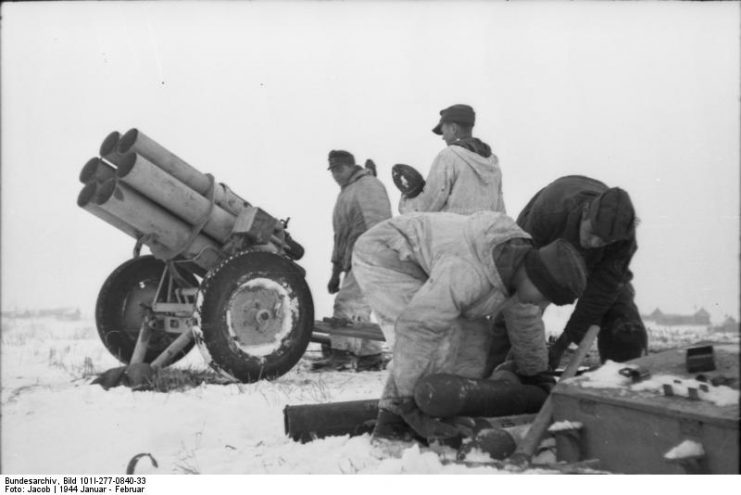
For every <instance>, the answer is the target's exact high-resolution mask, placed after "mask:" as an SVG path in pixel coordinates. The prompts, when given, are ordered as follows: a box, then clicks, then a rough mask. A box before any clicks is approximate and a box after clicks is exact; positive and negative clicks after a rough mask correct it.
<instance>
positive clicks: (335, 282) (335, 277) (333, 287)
mask: <svg viewBox="0 0 741 495" xmlns="http://www.w3.org/2000/svg"><path fill="white" fill-rule="evenodd" d="M327 290H328V291H329V293H330V294H337V293H338V292H339V291H340V274H339V273H333V274H332V278H330V279H329V283H328V284H327Z"/></svg>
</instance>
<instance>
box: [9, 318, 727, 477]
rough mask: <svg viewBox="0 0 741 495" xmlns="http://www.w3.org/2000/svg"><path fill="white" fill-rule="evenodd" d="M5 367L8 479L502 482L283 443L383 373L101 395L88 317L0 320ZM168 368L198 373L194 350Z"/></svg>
mask: <svg viewBox="0 0 741 495" xmlns="http://www.w3.org/2000/svg"><path fill="white" fill-rule="evenodd" d="M315 345H316V344H312V346H315ZM312 354H313V355H314V356H317V355H318V350H317V349H314V348H313V347H311V348H310V350H309V351H308V352H307V356H309V355H312ZM1 357H2V368H1V372H2V470H3V472H4V473H6V474H13V473H45V474H54V473H123V472H124V471H125V469H126V466H127V463H128V462H129V460H130V459H131V458H132V457H133V456H135V455H137V454H140V453H149V454H151V455H152V456H153V457H154V459H156V461H157V464H158V467H156V468H155V467H154V466H153V465H152V463H151V461H150V460H149V458H147V457H144V458H142V459H141V460H140V461H139V463H138V465H137V468H136V472H137V473H161V474H184V473H201V474H225V473H235V474H267V473H301V474H313V473H324V474H335V473H336V474H342V473H364V474H370V473H389V474H390V473H414V474H426V473H445V474H452V473H465V474H474V473H508V471H506V470H498V469H497V468H495V467H493V466H481V465H475V464H476V462H478V461H481V460H482V459H484V458H483V457H482V456H484V455H485V454H483V453H480V452H476V451H474V452H472V453H471V454H469V456H470V457H469V458H468V459H467V460H469V461H472V462H470V463H469V465H460V464H448V463H445V462H444V461H443V458H442V457H441V456H439V455H437V454H435V453H433V452H430V451H428V450H426V449H421V450H420V449H419V448H418V447H415V446H409V447H406V448H403V449H402V450H401V451H400V452H397V455H393V456H390V455H388V452H386V451H383V450H381V449H380V448H378V447H376V446H374V445H372V444H371V442H370V438H369V436H368V435H367V434H366V435H362V436H357V437H349V436H344V437H330V438H325V439H320V440H315V441H313V442H310V443H307V444H300V443H296V442H294V441H292V440H290V439H289V438H287V437H286V435H285V433H284V425H283V409H284V408H285V406H286V405H298V404H316V403H328V402H336V401H348V400H359V399H374V398H377V397H378V396H379V395H380V392H381V388H382V386H383V383H384V380H385V377H386V374H385V373H386V372H364V373H353V372H323V373H312V372H309V371H308V365H309V363H308V360H307V358H304V359H303V360H302V361H301V362H299V364H298V365H297V366H296V367H294V369H292V370H291V371H290V372H289V373H287V374H285V375H284V376H282V377H280V378H278V379H276V380H273V381H260V382H257V383H253V384H241V383H230V384H220V383H209V384H202V385H200V386H196V387H192V388H189V389H187V390H185V391H171V392H168V393H161V392H133V391H131V390H130V389H127V388H124V387H118V388H114V389H111V390H109V391H105V390H103V389H102V388H101V387H100V386H97V385H91V384H90V381H91V380H92V378H93V377H94V376H95V375H96V374H97V373H100V372H101V371H104V370H106V369H109V368H112V367H115V366H119V363H118V362H117V361H116V360H115V359H114V358H113V357H112V356H111V355H110V354H109V353H108V351H107V350H106V349H105V348H104V346H103V344H102V343H101V341H100V339H99V338H98V335H97V331H96V329H95V324H94V322H93V320H92V318H89V317H88V318H84V319H82V320H78V321H60V320H57V319H53V318H15V319H10V318H5V317H3V320H2V349H1ZM174 366H176V367H179V368H190V369H193V370H201V369H205V364H204V362H203V360H202V358H201V356H200V354H199V353H198V351H197V350H196V349H194V350H192V351H191V352H190V354H189V355H188V356H186V358H184V359H183V360H182V361H180V362H178V363H177V364H176V365H174ZM605 371H610V373H609V377H607V378H605V377H603V378H602V379H601V380H600V379H596V380H595V381H597V382H601V383H603V385H604V384H605V382H610V381H611V380H615V379H616V378H615V370H614V369H612V367H608V369H606V370H605ZM593 376H596V377H599V376H600V375H593ZM736 394H738V392H736ZM519 433H520V434H524V431H520V432H519ZM451 457H452V452H451ZM528 472H530V473H534V472H543V471H538V470H529V471H528Z"/></svg>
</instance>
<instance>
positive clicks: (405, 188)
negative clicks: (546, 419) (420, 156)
mask: <svg viewBox="0 0 741 495" xmlns="http://www.w3.org/2000/svg"><path fill="white" fill-rule="evenodd" d="M391 178H392V179H393V180H394V185H396V187H397V188H398V189H399V191H401V192H402V194H404V196H405V197H407V198H414V197H416V196H418V195H419V193H421V192H422V190H423V189H424V187H425V180H424V178H423V177H422V175H421V174H420V173H419V172H417V170H416V169H415V168H414V167H411V166H409V165H405V164H403V163H397V164H396V165H394V166H393V167H391Z"/></svg>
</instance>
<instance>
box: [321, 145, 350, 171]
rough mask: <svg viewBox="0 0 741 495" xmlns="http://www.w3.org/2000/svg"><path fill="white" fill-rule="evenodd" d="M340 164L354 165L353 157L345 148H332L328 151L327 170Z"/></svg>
mask: <svg viewBox="0 0 741 495" xmlns="http://www.w3.org/2000/svg"><path fill="white" fill-rule="evenodd" d="M340 165H355V157H354V156H353V155H352V153H350V152H349V151H345V150H332V151H330V152H329V167H327V170H332V169H333V168H335V167H339V166H340Z"/></svg>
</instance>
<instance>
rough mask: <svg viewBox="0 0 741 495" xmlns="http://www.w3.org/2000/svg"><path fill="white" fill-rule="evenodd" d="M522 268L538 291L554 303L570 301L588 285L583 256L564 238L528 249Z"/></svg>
mask: <svg viewBox="0 0 741 495" xmlns="http://www.w3.org/2000/svg"><path fill="white" fill-rule="evenodd" d="M525 272H527V276H528V278H529V279H530V281H531V282H532V283H533V285H535V287H537V289H538V290H539V291H540V293H541V294H543V296H545V298H546V299H548V300H549V301H551V302H552V303H553V304H555V305H557V306H563V305H565V304H571V303H573V302H574V301H575V300H576V299H577V298H578V297H579V296H580V295H581V294H582V292H584V288H585V287H586V286H587V267H586V265H585V263H584V258H582V256H581V254H579V252H578V251H577V250H576V248H574V246H572V245H571V244H570V243H569V242H568V241H565V240H563V239H556V240H555V241H553V242H551V243H550V244H548V245H546V246H543V247H542V248H540V249H532V250H531V251H530V252H529V253H527V255H526V256H525Z"/></svg>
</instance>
